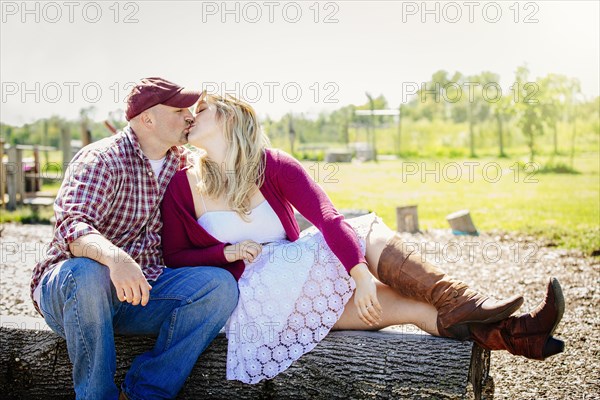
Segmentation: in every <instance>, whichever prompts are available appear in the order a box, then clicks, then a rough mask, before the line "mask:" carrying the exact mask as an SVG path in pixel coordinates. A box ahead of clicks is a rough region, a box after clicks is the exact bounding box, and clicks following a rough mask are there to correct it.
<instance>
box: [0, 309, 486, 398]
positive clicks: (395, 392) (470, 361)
mask: <svg viewBox="0 0 600 400" xmlns="http://www.w3.org/2000/svg"><path fill="white" fill-rule="evenodd" d="M1 319H2V327H1V328H0V332H1V341H0V393H2V394H3V396H2V398H4V399H20V398H27V399H73V398H74V393H73V385H72V381H71V372H72V368H71V364H70V362H69V359H68V356H67V351H66V345H65V342H64V340H63V339H62V338H60V337H58V336H57V335H56V334H54V333H53V332H51V331H49V330H47V327H46V326H45V323H44V321H43V320H42V319H39V318H27V317H4V316H3V317H2V318H1ZM415 331H416V328H414V329H412V332H411V330H409V329H406V327H405V329H403V330H400V329H389V328H388V329H385V330H382V331H378V332H366V331H340V332H332V333H330V334H329V335H328V336H327V337H326V338H325V339H324V340H323V341H322V342H321V343H319V344H318V345H317V347H316V348H315V349H314V350H313V351H311V352H310V353H308V354H305V355H304V356H302V357H301V358H300V359H299V360H298V361H296V362H295V363H294V364H292V366H291V367H290V368H289V369H288V370H286V371H284V372H283V373H281V374H279V375H278V376H276V377H275V378H274V379H272V380H268V381H263V382H261V383H258V384H256V385H246V384H242V383H240V382H237V381H228V380H226V378H225V360H226V348H227V342H226V339H225V337H224V335H223V334H220V335H219V336H218V337H217V338H216V339H215V341H214V342H213V343H212V344H211V345H210V346H209V348H208V349H207V350H206V351H205V352H204V354H202V356H201V357H200V358H199V359H198V362H197V364H196V366H195V367H194V369H193V371H192V374H191V375H190V377H189V378H188V380H187V381H186V384H185V386H184V388H183V390H182V391H181V393H180V395H179V397H178V399H184V400H185V399H198V398H203V399H224V398H235V399H238V398H239V399H257V398H260V399H266V398H269V399H347V398H355V399H357V398H360V399H363V398H402V399H416V398H419V399H422V398H436V399H463V398H466V397H474V398H475V399H479V398H481V393H482V386H483V385H482V383H483V382H484V380H485V379H486V378H487V377H488V372H489V351H487V350H482V349H481V348H479V347H478V346H476V345H473V344H472V343H470V342H458V341H455V340H450V339H442V338H437V337H433V336H430V335H427V334H420V333H416V332H415ZM154 341H155V339H153V338H150V337H141V336H129V337H125V336H117V337H116V338H115V343H116V347H117V373H116V378H115V381H116V382H117V384H120V382H122V380H123V378H124V376H125V373H126V372H127V369H128V368H129V365H130V364H131V361H132V360H133V358H134V357H135V356H137V355H138V354H140V353H142V352H144V351H147V350H149V349H151V348H152V346H153V345H154Z"/></svg>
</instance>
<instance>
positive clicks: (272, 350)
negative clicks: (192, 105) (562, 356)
mask: <svg viewBox="0 0 600 400" xmlns="http://www.w3.org/2000/svg"><path fill="white" fill-rule="evenodd" d="M188 140H189V143H190V144H192V145H194V146H196V147H197V148H199V149H202V151H201V152H200V154H199V156H198V158H197V160H196V161H195V163H194V165H193V166H190V167H189V168H187V169H185V170H182V171H180V172H178V173H177V174H176V175H175V177H174V178H173V179H172V181H171V183H170V185H169V187H168V189H167V192H166V194H165V197H164V200H163V203H162V208H161V209H162V218H163V223H164V227H163V237H162V240H163V254H164V258H165V263H166V264H167V265H169V266H171V267H182V266H188V265H218V266H222V267H223V268H226V269H227V270H229V271H230V272H231V273H232V274H233V275H234V277H235V278H236V279H238V285H239V289H240V299H239V302H238V306H237V308H236V310H235V311H234V312H233V314H232V316H231V318H230V319H229V321H228V325H227V327H226V331H227V337H228V339H229V345H228V357H227V378H228V379H237V380H240V381H242V382H246V383H257V382H259V381H260V380H262V379H269V378H272V377H274V376H275V375H277V374H278V373H279V372H281V371H283V370H285V369H286V368H288V367H289V366H290V365H291V363H292V362H293V361H294V360H296V359H298V358H299V357H300V356H301V355H302V354H304V353H306V352H308V351H310V350H312V349H313V348H314V346H315V345H316V344H317V343H318V342H319V341H320V340H322V339H323V338H324V337H325V336H326V335H327V333H328V332H329V331H330V330H331V329H380V328H383V327H386V326H390V325H398V324H405V323H412V324H415V325H417V326H418V327H420V328H421V329H423V330H425V331H427V332H429V333H430V334H432V335H438V336H444V337H450V338H455V339H459V340H467V339H468V340H473V341H475V342H477V343H479V344H480V345H481V346H482V347H484V348H487V349H490V350H508V351H509V352H511V353H512V354H515V355H523V356H525V357H528V358H532V359H539V360H542V359H544V358H546V357H549V356H551V355H554V354H557V353H559V352H561V351H562V350H563V342H562V341H560V340H557V339H555V338H553V337H552V336H551V335H552V333H553V332H554V330H555V328H556V326H557V325H558V323H559V322H560V319H561V317H562V314H563V311H564V299H563V296H562V291H561V288H560V285H559V283H558V281H557V280H556V279H551V280H550V281H549V283H548V291H547V295H546V298H545V300H544V301H543V302H542V303H541V304H540V305H539V306H538V307H537V308H536V309H535V310H534V311H533V312H531V313H527V314H523V315H521V316H519V317H516V316H511V314H512V313H513V312H515V311H516V310H517V309H518V308H519V307H520V306H521V304H522V303H523V298H522V297H521V296H515V297H513V298H511V299H508V300H505V301H503V302H497V303H496V302H493V301H492V300H490V299H489V298H487V297H486V296H483V295H481V294H479V293H476V292H475V291H473V290H471V289H469V288H468V287H467V285H466V284H465V283H463V282H460V281H457V280H455V279H452V278H450V277H449V276H447V275H446V274H444V272H443V271H441V270H440V269H438V268H437V267H435V266H433V265H431V264H429V263H427V262H424V260H423V259H422V258H421V257H420V256H419V255H418V254H417V253H415V252H412V253H409V252H407V251H406V249H405V248H404V246H403V243H402V242H401V241H400V239H399V237H398V235H396V234H395V233H394V232H393V231H392V230H390V229H389V228H388V227H387V226H385V224H383V222H382V220H381V219H380V218H379V217H377V216H376V215H375V214H373V213H372V214H369V215H365V216H361V217H359V218H354V219H349V220H344V218H343V216H341V215H340V214H339V213H338V212H337V211H336V209H335V208H334V207H333V205H332V204H331V201H330V200H329V198H328V197H327V195H326V194H325V193H324V192H323V190H322V189H321V188H320V187H319V186H318V185H317V184H316V183H314V182H313V181H312V179H311V178H310V177H309V176H308V174H307V173H306V172H305V171H304V169H303V168H302V166H301V165H300V163H298V162H297V161H296V160H295V159H294V158H292V157H291V156H289V155H288V154H286V153H284V152H281V151H277V150H273V149H270V148H268V145H269V142H268V139H267V138H266V136H265V135H264V134H263V133H262V132H261V130H260V127H259V124H258V120H257V117H256V114H255V113H254V110H253V109H252V108H251V107H250V106H249V105H248V104H246V103H244V102H242V101H240V100H236V99H234V98H232V97H227V98H223V97H220V96H215V95H210V96H205V95H203V96H202V97H201V99H200V101H199V103H198V105H197V107H196V117H195V124H194V127H193V128H192V129H191V131H190V134H189V137H188ZM292 207H294V208H296V209H297V210H298V211H299V212H300V213H301V214H302V215H303V216H304V217H305V218H307V219H308V220H309V221H310V222H311V223H313V225H314V226H315V227H316V228H311V229H308V230H306V231H303V232H300V231H299V228H298V224H297V223H296V220H295V218H294V212H293V209H292Z"/></svg>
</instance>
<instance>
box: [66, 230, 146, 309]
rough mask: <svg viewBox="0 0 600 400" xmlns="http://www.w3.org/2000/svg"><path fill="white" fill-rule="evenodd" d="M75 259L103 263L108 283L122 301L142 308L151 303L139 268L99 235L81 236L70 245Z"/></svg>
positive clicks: (132, 260)
mask: <svg viewBox="0 0 600 400" xmlns="http://www.w3.org/2000/svg"><path fill="white" fill-rule="evenodd" d="M69 250H70V251H71V254H73V256H75V257H87V258H91V259H92V260H96V261H98V262H99V263H100V264H104V265H106V266H107V267H108V269H109V270H110V280H111V281H112V283H113V285H114V286H115V289H116V290H117V297H118V298H119V300H121V301H127V302H128V303H131V304H133V305H134V306H137V305H138V304H141V305H142V306H145V305H146V304H148V301H149V300H150V289H152V286H150V285H149V284H148V281H147V280H146V277H144V274H143V273H142V268H141V267H140V266H139V264H138V263H136V262H135V260H134V259H133V258H131V256H130V255H129V254H127V253H126V252H124V251H123V250H122V249H120V248H118V247H117V246H115V245H113V244H112V243H111V242H110V241H109V240H108V239H106V238H105V237H104V236H102V235H99V234H95V233H92V234H89V235H85V236H81V237H79V238H77V239H76V240H74V241H73V242H71V243H70V244H69Z"/></svg>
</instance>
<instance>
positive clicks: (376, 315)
mask: <svg viewBox="0 0 600 400" xmlns="http://www.w3.org/2000/svg"><path fill="white" fill-rule="evenodd" d="M350 275H351V276H352V278H353V279H354V282H356V292H355V293H354V304H355V305H356V309H357V311H358V317H359V318H360V319H361V320H362V321H363V322H364V323H365V324H367V325H369V326H373V325H376V324H378V323H380V322H381V314H382V312H383V310H382V308H381V305H380V304H379V300H378V299H377V288H376V286H375V278H374V277H373V275H372V274H371V272H369V268H368V267H367V265H366V264H358V265H356V266H355V267H353V268H352V269H351V270H350Z"/></svg>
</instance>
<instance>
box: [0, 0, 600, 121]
mask: <svg viewBox="0 0 600 400" xmlns="http://www.w3.org/2000/svg"><path fill="white" fill-rule="evenodd" d="M599 4H600V2H598V1H520V2H516V1H506V2H505V1H497V2H489V1H472V2H469V1H456V2H448V1H428V2H422V1H415V2H413V1H319V2H317V1H295V2H293V1H254V2H242V1H229V2H223V1H168V2H167V1H124V2H116V1H107V2H100V1H97V2H84V1H81V2H80V1H73V2H61V1H56V2H40V1H31V2H22V1H3V2H2V4H1V11H2V16H1V18H2V23H1V25H0V81H1V84H2V90H1V97H2V101H1V109H0V121H2V122H4V123H9V124H13V125H22V124H23V123H29V122H32V121H34V120H36V119H39V118H44V117H49V116H51V115H60V116H62V117H65V118H71V119H74V118H77V116H78V115H79V111H80V110H81V109H82V108H87V107H90V106H93V107H94V113H93V118H94V119H95V120H104V119H106V118H107V117H108V115H109V113H110V112H112V111H116V110H118V109H123V108H124V99H125V97H126V95H127V93H128V91H129V87H130V85H131V82H135V81H138V80H139V79H141V78H143V77H149V76H161V77H164V78H166V79H168V80H171V81H173V82H176V83H178V84H180V85H182V86H185V87H189V88H194V89H207V90H209V91H212V92H217V93H220V94H224V93H230V94H233V95H236V96H238V97H242V98H244V99H246V100H247V101H249V102H251V104H253V105H254V107H255V108H256V110H257V112H258V113H259V115H261V116H263V117H264V116H266V115H269V116H270V117H272V118H279V117H280V116H282V115H284V114H285V113H288V112H293V113H297V114H299V113H304V114H305V115H308V116H311V115H313V116H314V115H317V114H318V113H319V112H321V111H328V110H333V109H337V108H339V107H341V106H344V105H347V104H364V103H366V101H367V98H366V95H365V93H366V92H369V93H371V94H373V95H374V96H378V95H380V94H383V95H384V96H385V97H386V99H387V100H388V102H389V104H390V106H391V107H393V108H397V107H398V106H399V105H400V104H401V103H402V102H406V101H407V100H408V99H410V95H411V94H412V93H413V92H414V90H415V88H416V87H419V86H420V85H421V84H422V83H424V82H426V81H427V80H429V78H430V77H431V75H432V73H434V72H435V71H437V70H440V69H444V70H446V71H448V72H449V73H450V74H452V73H454V72H455V71H460V72H461V73H463V74H466V75H469V74H478V73H480V72H482V71H492V72H495V73H497V74H499V75H500V78H501V79H500V82H498V84H499V86H500V87H501V88H502V90H503V91H504V92H508V91H509V90H510V87H511V86H512V85H513V83H514V72H515V70H516V68H517V67H519V66H521V65H527V67H528V68H529V70H530V71H531V77H532V78H535V77H541V76H545V75H546V74H548V73H558V74H564V75H567V76H569V77H574V78H577V79H579V80H580V82H581V87H582V92H583V94H584V96H585V97H586V98H591V97H593V96H598V95H599V75H600V65H599V58H600V54H599V53H600V43H599V38H600V31H599V24H600V23H599V18H600V17H599V15H600V9H599ZM464 90H465V91H467V90H468V88H464ZM113 115H117V116H118V115H119V114H113Z"/></svg>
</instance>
